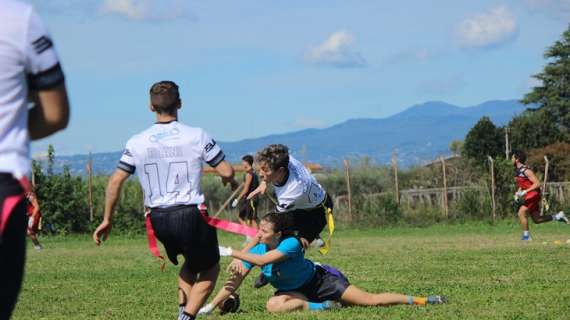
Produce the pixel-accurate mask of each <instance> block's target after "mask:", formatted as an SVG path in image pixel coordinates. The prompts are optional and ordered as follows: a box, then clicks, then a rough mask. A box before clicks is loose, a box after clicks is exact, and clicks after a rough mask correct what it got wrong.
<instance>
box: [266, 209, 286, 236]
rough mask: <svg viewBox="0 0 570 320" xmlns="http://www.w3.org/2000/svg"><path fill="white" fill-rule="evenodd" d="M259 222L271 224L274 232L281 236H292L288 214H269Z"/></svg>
mask: <svg viewBox="0 0 570 320" xmlns="http://www.w3.org/2000/svg"><path fill="white" fill-rule="evenodd" d="M261 220H263V221H267V222H269V223H271V224H273V231H274V232H281V233H282V234H283V236H292V235H293V221H292V219H291V216H290V215H288V214H285V213H279V212H270V213H268V214H266V215H264V216H263V217H261Z"/></svg>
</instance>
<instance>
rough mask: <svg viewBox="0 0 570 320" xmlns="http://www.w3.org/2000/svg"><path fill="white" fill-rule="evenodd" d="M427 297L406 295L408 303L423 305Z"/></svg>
mask: <svg viewBox="0 0 570 320" xmlns="http://www.w3.org/2000/svg"><path fill="white" fill-rule="evenodd" d="M426 303H427V298H421V297H414V296H408V304H416V305H425V304H426Z"/></svg>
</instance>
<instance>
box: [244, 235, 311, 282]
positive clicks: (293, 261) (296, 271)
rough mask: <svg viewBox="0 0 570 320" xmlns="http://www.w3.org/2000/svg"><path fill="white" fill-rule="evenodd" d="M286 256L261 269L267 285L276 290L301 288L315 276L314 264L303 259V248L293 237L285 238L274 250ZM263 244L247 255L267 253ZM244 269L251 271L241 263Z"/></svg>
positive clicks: (247, 263)
mask: <svg viewBox="0 0 570 320" xmlns="http://www.w3.org/2000/svg"><path fill="white" fill-rule="evenodd" d="M276 249H277V250H279V251H280V252H281V253H283V254H284V255H286V256H287V259H285V260H283V261H281V262H277V263H270V264H266V265H264V266H263V267H261V271H262V272H263V275H265V277H266V278H267V280H268V281H269V283H271V285H272V286H273V287H275V288H276V289H277V290H280V291H286V290H293V289H297V288H299V287H301V286H302V285H304V284H305V283H306V282H307V281H309V280H311V279H312V278H313V276H314V274H315V264H314V263H313V262H312V261H311V260H307V259H305V255H304V252H303V247H302V246H301V243H300V242H299V240H297V239H296V238H295V237H290V238H287V239H285V240H283V241H281V243H279V245H278V246H277V248H276ZM267 251H268V250H267V246H266V245H265V244H261V243H260V244H257V245H256V246H255V247H253V248H251V249H250V250H249V253H253V254H258V255H263V254H265V253H266V252H267ZM243 265H244V267H245V268H246V269H248V270H249V269H251V268H252V267H253V265H252V264H251V263H249V262H246V261H243Z"/></svg>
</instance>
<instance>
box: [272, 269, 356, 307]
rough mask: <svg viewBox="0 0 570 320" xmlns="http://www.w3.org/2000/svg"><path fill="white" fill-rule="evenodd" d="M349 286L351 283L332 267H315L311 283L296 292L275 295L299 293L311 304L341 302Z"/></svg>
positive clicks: (278, 292)
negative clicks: (329, 301) (328, 301)
mask: <svg viewBox="0 0 570 320" xmlns="http://www.w3.org/2000/svg"><path fill="white" fill-rule="evenodd" d="M349 286H350V282H348V279H347V278H346V277H345V276H344V275H343V274H342V273H341V272H340V271H338V270H336V269H335V268H332V267H330V266H320V265H315V275H314V276H313V278H311V280H309V282H307V283H305V284H304V285H302V286H301V287H300V288H297V289H295V290H287V291H277V292H275V294H276V295H278V294H280V293H284V292H299V293H302V294H303V295H304V296H305V297H307V300H308V301H311V302H323V301H327V300H332V301H339V300H340V297H342V295H343V294H344V292H345V291H346V289H347V288H348V287H349Z"/></svg>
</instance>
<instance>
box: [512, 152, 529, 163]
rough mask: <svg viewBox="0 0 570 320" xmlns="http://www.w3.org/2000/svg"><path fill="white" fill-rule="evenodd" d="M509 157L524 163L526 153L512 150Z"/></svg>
mask: <svg viewBox="0 0 570 320" xmlns="http://www.w3.org/2000/svg"><path fill="white" fill-rule="evenodd" d="M511 156H514V157H515V159H517V160H518V161H520V162H521V163H526V153H524V151H522V150H513V152H511Z"/></svg>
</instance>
